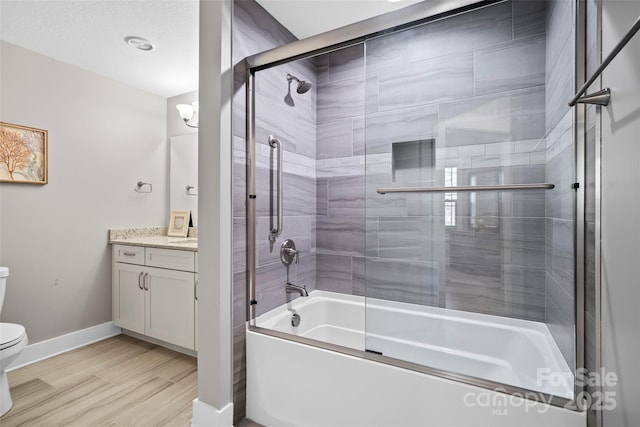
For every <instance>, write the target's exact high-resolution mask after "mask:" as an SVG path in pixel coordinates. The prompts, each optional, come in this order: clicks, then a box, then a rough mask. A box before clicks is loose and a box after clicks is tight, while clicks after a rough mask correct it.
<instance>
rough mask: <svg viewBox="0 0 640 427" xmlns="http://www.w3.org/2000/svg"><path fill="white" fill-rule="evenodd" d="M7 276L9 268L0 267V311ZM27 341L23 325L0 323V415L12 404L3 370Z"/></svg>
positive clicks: (7, 381) (0, 309) (5, 374)
mask: <svg viewBox="0 0 640 427" xmlns="http://www.w3.org/2000/svg"><path fill="white" fill-rule="evenodd" d="M8 276H9V269H8V268H7V267H0V311H2V303H3V302H4V291H5V286H6V284H7V277H8ZM27 341H28V340H27V333H26V331H25V330H24V326H22V325H17V324H15V323H0V417H1V416H2V415H4V414H5V413H6V412H7V411H8V410H9V409H11V406H13V401H12V400H11V394H9V380H8V379H7V373H6V372H5V370H6V369H7V368H8V367H9V365H10V364H11V362H13V361H14V360H16V358H17V357H18V355H19V354H20V353H21V352H22V350H23V349H24V348H25V347H26V345H27Z"/></svg>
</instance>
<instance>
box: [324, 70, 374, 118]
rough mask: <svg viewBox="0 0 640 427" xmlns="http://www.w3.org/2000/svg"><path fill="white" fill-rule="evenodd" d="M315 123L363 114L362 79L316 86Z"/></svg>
mask: <svg viewBox="0 0 640 427" xmlns="http://www.w3.org/2000/svg"><path fill="white" fill-rule="evenodd" d="M317 97H318V98H317V99H318V105H317V113H316V114H317V123H326V122H330V121H333V120H340V119H344V118H347V117H358V116H362V114H363V113H364V77H362V78H356V79H348V80H339V81H336V82H330V83H326V84H323V85H320V86H318V89H317Z"/></svg>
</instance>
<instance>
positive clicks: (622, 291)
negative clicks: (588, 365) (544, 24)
mask: <svg viewBox="0 0 640 427" xmlns="http://www.w3.org/2000/svg"><path fill="white" fill-rule="evenodd" d="M638 16H640V2H637V1H604V2H602V52H603V55H607V54H608V53H609V52H611V51H612V50H613V48H614V46H615V45H616V44H617V43H618V42H619V41H620V40H621V39H622V38H623V36H624V35H625V33H626V32H627V30H628V29H629V28H631V26H632V25H633V23H634V21H635V20H636V19H637V18H638ZM602 87H610V88H611V90H612V94H611V103H610V104H609V106H607V107H606V108H602V109H601V116H602V163H601V165H602V187H601V195H602V199H601V210H602V216H601V219H602V222H601V224H602V228H601V233H602V234H601V237H602V255H601V267H602V273H601V280H602V290H601V295H602V334H601V336H602V366H603V367H604V368H605V369H606V371H607V372H612V373H615V374H616V375H617V381H613V382H612V383H610V384H605V387H604V388H603V390H602V391H603V392H605V393H606V392H609V393H615V396H614V397H615V407H613V408H611V407H609V408H608V409H609V410H603V411H602V417H603V424H602V425H604V426H637V425H640V405H638V396H639V395H640V371H639V370H638V354H640V339H638V337H639V333H638V325H640V314H639V313H640V310H638V306H639V305H640V243H639V242H640V224H639V223H638V215H639V212H640V197H638V195H639V192H638V182H640V136H639V135H640V108H639V107H638V100H640V34H636V35H635V37H634V38H633V39H632V40H631V41H630V42H629V44H628V45H627V46H626V47H625V48H624V49H623V50H622V51H621V52H620V54H619V55H618V56H617V57H616V58H615V59H614V60H613V61H612V62H611V64H610V65H609V66H608V68H607V69H606V70H605V71H604V73H603V74H602Z"/></svg>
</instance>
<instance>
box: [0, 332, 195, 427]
mask: <svg viewBox="0 0 640 427" xmlns="http://www.w3.org/2000/svg"><path fill="white" fill-rule="evenodd" d="M9 384H10V386H11V394H12V397H13V401H14V406H13V408H11V410H10V411H9V412H8V413H7V414H5V415H4V416H3V417H0V426H2V427H14V426H21V425H26V426H46V427H55V426H65V427H74V426H82V427H86V426H108V427H129V426H137V425H138V426H143V427H146V426H162V425H166V426H190V425H191V416H192V409H191V407H192V402H193V400H194V399H195V398H196V397H197V362H196V359H195V358H194V357H191V356H187V355H184V354H182V353H177V352H174V351H172V350H169V349H166V348H163V347H159V346H157V345H155V344H150V343H147V342H144V341H141V340H138V339H135V338H132V337H128V336H125V335H119V336H116V337H113V338H110V339H107V340H104V341H100V342H98V343H94V344H91V345H89V346H86V347H82V348H79V349H76V350H73V351H71V352H68V353H65V354H62V355H59V356H56V357H53V358H51V359H47V360H44V361H41V362H38V363H35V364H32V365H29V366H26V367H24V368H21V369H17V370H15V371H12V372H10V373H9Z"/></svg>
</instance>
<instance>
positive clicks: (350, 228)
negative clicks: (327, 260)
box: [316, 216, 365, 256]
mask: <svg viewBox="0 0 640 427" xmlns="http://www.w3.org/2000/svg"><path fill="white" fill-rule="evenodd" d="M364 222H365V221H364V218H363V217H341V216H338V217H332V216H319V217H318V222H317V231H316V233H317V234H316V245H317V248H316V250H317V253H318V254H321V253H322V254H341V255H355V256H363V255H364V252H365V223H364Z"/></svg>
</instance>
